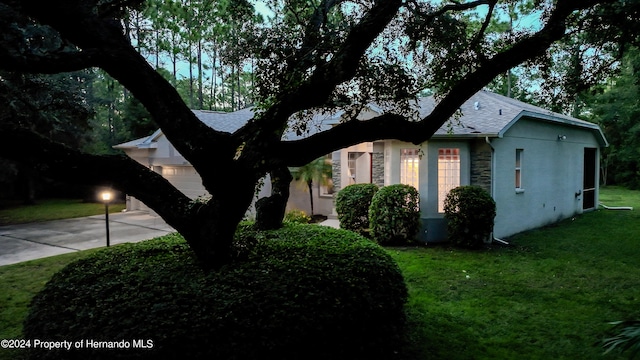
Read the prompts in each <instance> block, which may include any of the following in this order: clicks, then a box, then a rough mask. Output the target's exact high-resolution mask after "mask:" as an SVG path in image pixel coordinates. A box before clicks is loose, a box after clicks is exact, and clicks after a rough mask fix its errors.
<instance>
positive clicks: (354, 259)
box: [24, 224, 407, 359]
mask: <svg viewBox="0 0 640 360" xmlns="http://www.w3.org/2000/svg"><path fill="white" fill-rule="evenodd" d="M239 229H240V230H239V233H240V234H238V237H239V238H240V242H242V243H243V244H246V243H253V244H255V246H253V247H252V248H251V249H250V250H248V251H247V252H246V253H245V255H246V256H245V257H244V259H243V260H241V261H236V262H234V263H232V264H229V265H227V266H225V267H223V268H222V269H221V270H218V271H212V272H204V271H203V270H201V269H200V268H199V267H198V266H197V262H196V260H195V259H194V257H193V256H192V253H191V251H190V249H189V247H188V246H187V245H186V243H185V242H184V240H183V239H182V238H181V237H180V236H178V235H170V236H165V237H162V238H159V239H155V240H150V241H146V242H142V243H138V244H126V245H119V246H115V247H111V248H108V249H105V250H103V251H100V252H97V253H95V254H93V255H91V256H89V257H88V258H85V259H82V260H79V261H77V262H75V263H72V264H70V265H69V266H67V267H66V268H64V269H63V270H62V271H60V272H58V273H57V274H55V275H54V276H53V278H52V279H51V280H50V281H49V282H48V283H47V285H46V286H45V288H44V290H43V291H42V292H40V293H39V294H37V295H36V296H35V298H34V300H33V302H32V304H31V308H30V313H29V315H28V317H27V319H26V321H25V325H24V336H25V338H28V339H47V340H52V341H55V340H60V341H62V340H69V341H80V340H84V341H85V343H86V340H87V339H91V340H95V341H122V340H124V341H125V342H128V343H129V345H130V346H131V347H130V348H128V349H115V350H114V349H96V348H88V347H87V346H86V345H85V348H84V349H80V350H78V349H74V350H72V351H67V350H60V349H59V350H42V349H39V350H35V349H32V350H31V351H32V352H31V354H30V355H31V356H30V357H31V358H32V359H160V358H163V359H177V358H183V359H265V358H267V359H269V358H272V359H344V358H357V359H364V358H391V357H392V356H393V352H394V351H397V350H398V347H399V343H400V339H401V337H402V335H403V331H404V312H403V307H404V304H405V302H406V299H407V289H406V286H405V284H404V281H403V278H402V274H401V273H400V270H399V268H398V266H397V265H396V264H395V262H394V261H393V260H392V259H391V257H390V256H389V255H388V254H387V253H386V252H385V251H384V250H383V249H382V248H380V247H379V246H377V245H376V244H374V243H372V242H371V241H369V240H367V239H365V238H363V237H361V236H359V235H357V234H355V233H352V232H349V231H344V230H338V229H332V228H328V227H323V226H317V225H299V224H288V225H286V226H284V227H283V228H282V229H279V230H274V231H268V232H258V231H255V230H253V227H252V226H250V225H243V226H241V227H240V228H239ZM247 239H252V240H251V241H247ZM134 340H143V341H144V344H149V343H147V342H146V340H151V341H152V345H153V347H152V348H150V349H134V348H132V347H133V344H134Z"/></svg>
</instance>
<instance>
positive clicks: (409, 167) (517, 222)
mask: <svg viewBox="0 0 640 360" xmlns="http://www.w3.org/2000/svg"><path fill="white" fill-rule="evenodd" d="M434 106H435V101H434V99H433V97H429V98H422V99H420V100H419V101H418V104H417V110H418V111H419V113H420V114H419V115H420V117H424V116H426V115H428V114H429V113H430V112H431V111H432V109H433V107H434ZM368 112H369V113H368V114H363V117H362V118H363V119H366V118H370V117H373V116H376V115H378V114H379V112H380V110H379V109H377V108H375V107H370V108H369V109H368ZM606 146H608V144H607V140H606V139H605V137H604V134H603V133H602V131H601V129H600V128H599V127H598V125H596V124H593V123H589V122H586V121H582V120H578V119H575V118H572V117H569V116H565V115H561V114H557V113H553V112H550V111H548V110H545V109H542V108H540V107H536V106H533V105H530V104H526V103H523V102H521V101H517V100H514V99H511V98H508V97H505V96H501V95H498V94H494V93H491V92H488V91H480V92H478V93H476V94H475V95H474V96H472V97H471V98H470V99H469V100H468V101H467V102H465V103H464V104H463V105H462V107H461V108H460V114H459V116H457V117H455V118H454V119H450V120H449V121H447V123H445V124H444V125H443V126H442V127H441V128H440V129H439V130H438V131H437V132H436V133H435V134H434V135H433V137H432V138H431V139H430V140H429V141H426V142H424V143H422V144H420V145H414V144H411V143H406V142H401V141H396V140H383V141H374V142H368V143H362V144H358V145H355V146H351V147H349V148H346V149H342V150H340V151H336V152H335V153H334V154H333V185H334V189H335V191H338V190H339V189H340V188H342V187H344V186H347V185H349V184H354V183H362V182H371V183H375V184H378V185H380V186H385V185H390V184H397V183H404V184H409V185H413V186H414V187H415V188H417V189H418V191H419V193H420V211H421V221H422V230H421V233H420V234H419V235H418V238H419V239H420V240H422V241H428V242H438V241H443V240H446V236H447V234H446V223H445V220H444V213H443V203H444V199H445V196H446V195H447V193H448V192H449V190H451V189H453V188H454V187H457V186H460V185H477V186H480V187H482V188H484V189H485V190H487V191H488V192H489V193H490V194H491V196H492V197H493V199H494V200H495V202H496V213H497V214H496V218H495V225H494V237H495V238H504V237H508V236H511V235H514V234H516V233H519V232H522V231H525V230H529V229H533V228H536V227H540V226H544V225H547V224H550V223H554V222H557V221H559V220H562V219H565V218H568V217H571V216H574V215H576V214H580V213H582V212H584V211H588V210H593V209H596V207H597V205H598V185H599V169H600V163H599V159H600V149H601V148H603V147H606Z"/></svg>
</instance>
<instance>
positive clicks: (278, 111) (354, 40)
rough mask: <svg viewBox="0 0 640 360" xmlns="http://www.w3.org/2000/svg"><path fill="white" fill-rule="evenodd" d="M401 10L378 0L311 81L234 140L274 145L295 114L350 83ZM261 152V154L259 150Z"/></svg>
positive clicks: (398, 2) (391, 0)
mask: <svg viewBox="0 0 640 360" xmlns="http://www.w3.org/2000/svg"><path fill="white" fill-rule="evenodd" d="M401 6H402V0H378V1H376V2H375V4H374V5H373V6H372V8H371V9H370V10H369V11H368V12H367V13H366V14H365V15H364V16H363V17H362V19H361V20H360V22H359V23H358V24H357V25H355V26H354V27H353V28H352V29H351V30H350V32H349V34H348V35H347V37H346V38H345V40H344V41H343V42H342V45H341V46H340V47H339V48H338V50H337V51H336V52H335V53H334V55H333V57H332V59H331V60H330V61H329V62H327V63H324V64H317V67H316V70H315V71H314V72H313V74H312V75H311V77H310V78H309V79H308V80H307V81H305V82H303V83H302V84H301V85H300V86H298V87H297V88H294V89H284V91H283V93H281V94H278V95H277V96H276V97H275V98H276V101H275V102H274V104H273V105H272V106H271V107H270V108H269V109H267V110H266V111H265V112H264V113H263V114H261V116H260V117H259V118H258V119H254V121H251V122H249V123H248V124H247V125H245V126H244V127H243V128H242V129H241V130H240V131H238V132H237V136H238V137H239V138H243V139H247V138H249V139H252V138H254V136H255V134H261V135H263V136H266V137H267V141H265V140H264V137H263V138H262V139H260V140H257V141H256V143H273V142H274V141H278V140H279V139H280V136H281V135H282V133H283V132H284V128H285V126H286V123H287V121H288V119H289V117H290V116H291V115H293V114H294V113H296V112H298V111H300V110H305V109H310V108H313V107H317V106H321V105H323V104H324V103H325V102H326V101H327V99H328V98H329V97H330V95H331V93H332V92H333V91H334V90H335V88H336V86H337V85H339V84H341V83H343V82H345V81H347V80H350V79H352V78H353V77H354V76H355V74H356V70H357V68H358V66H359V65H360V61H361V59H362V57H363V56H364V54H365V52H366V50H367V49H368V48H369V46H370V45H371V43H372V42H373V41H374V40H375V38H376V37H377V36H378V35H379V34H380V33H381V32H382V31H383V30H384V29H385V28H386V26H387V25H388V24H389V22H390V21H391V20H392V19H393V18H394V17H395V15H396V14H397V12H398V10H399V9H400V7H401ZM259 151H262V150H259Z"/></svg>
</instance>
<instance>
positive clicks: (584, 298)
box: [0, 188, 640, 359]
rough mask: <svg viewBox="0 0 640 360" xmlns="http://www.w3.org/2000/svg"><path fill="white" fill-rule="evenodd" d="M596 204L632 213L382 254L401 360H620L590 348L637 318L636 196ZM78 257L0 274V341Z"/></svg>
mask: <svg viewBox="0 0 640 360" xmlns="http://www.w3.org/2000/svg"><path fill="white" fill-rule="evenodd" d="M601 201H602V202H603V203H605V204H607V205H610V206H633V207H634V211H607V210H600V211H596V212H591V213H587V214H585V215H582V216H578V217H576V218H575V219H573V220H567V221H564V222H562V223H560V224H557V225H554V226H550V227H547V228H544V229H540V230H536V231H531V232H528V233H525V234H522V235H519V236H516V237H513V238H511V239H509V241H510V242H511V243H512V246H510V247H498V246H496V247H493V248H491V249H489V250H481V251H464V250H458V249H452V248H449V247H446V246H427V247H421V248H406V249H404V248H403V249H399V248H390V249H388V251H389V253H390V254H391V255H392V256H393V257H394V258H395V259H396V260H397V261H398V263H399V265H400V267H401V268H402V271H403V273H404V275H405V279H406V282H407V285H408V287H409V292H410V298H409V304H408V306H407V313H408V315H409V321H410V324H411V328H412V331H411V341H410V344H408V345H407V347H406V349H405V351H404V354H403V356H402V358H403V359H618V358H619V359H625V358H626V357H624V356H620V355H619V354H608V355H607V356H602V350H601V349H600V348H599V347H598V344H597V343H598V341H599V340H601V339H602V338H603V336H604V335H605V332H606V330H607V329H608V328H609V325H608V324H607V323H608V322H609V321H614V320H622V319H626V318H640V308H638V301H639V300H640V286H638V285H640V281H639V280H640V276H639V275H640V262H639V261H638V259H640V192H636V191H628V190H624V189H619V188H607V189H603V190H602V194H601ZM91 251H96V250H91ZM86 254H87V252H80V253H74V254H66V255H61V256H56V257H52V258H48V259H42V260H35V261H30V262H26V263H21V264H15V265H8V266H4V267H0V339H6V338H16V337H19V336H20V331H21V322H22V319H23V318H24V316H25V314H26V311H27V308H26V306H27V304H28V302H29V299H30V298H31V297H32V296H33V295H34V294H35V293H36V292H37V291H38V290H39V289H41V288H42V286H43V285H44V283H45V282H46V281H47V279H49V278H50V276H51V275H52V274H53V273H54V272H55V271H57V270H59V269H60V268H61V267H63V266H64V265H65V264H67V263H69V262H71V261H72V260H74V259H77V258H79V257H81V256H86ZM16 355H17V354H16V353H15V352H13V353H12V352H7V351H4V350H2V349H0V359H13V358H15V356H16Z"/></svg>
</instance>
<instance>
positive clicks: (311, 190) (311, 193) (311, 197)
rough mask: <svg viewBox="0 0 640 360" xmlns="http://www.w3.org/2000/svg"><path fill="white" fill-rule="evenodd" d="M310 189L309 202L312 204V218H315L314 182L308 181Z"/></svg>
mask: <svg viewBox="0 0 640 360" xmlns="http://www.w3.org/2000/svg"><path fill="white" fill-rule="evenodd" d="M307 186H308V187H309V202H310V203H311V216H313V180H307Z"/></svg>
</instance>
